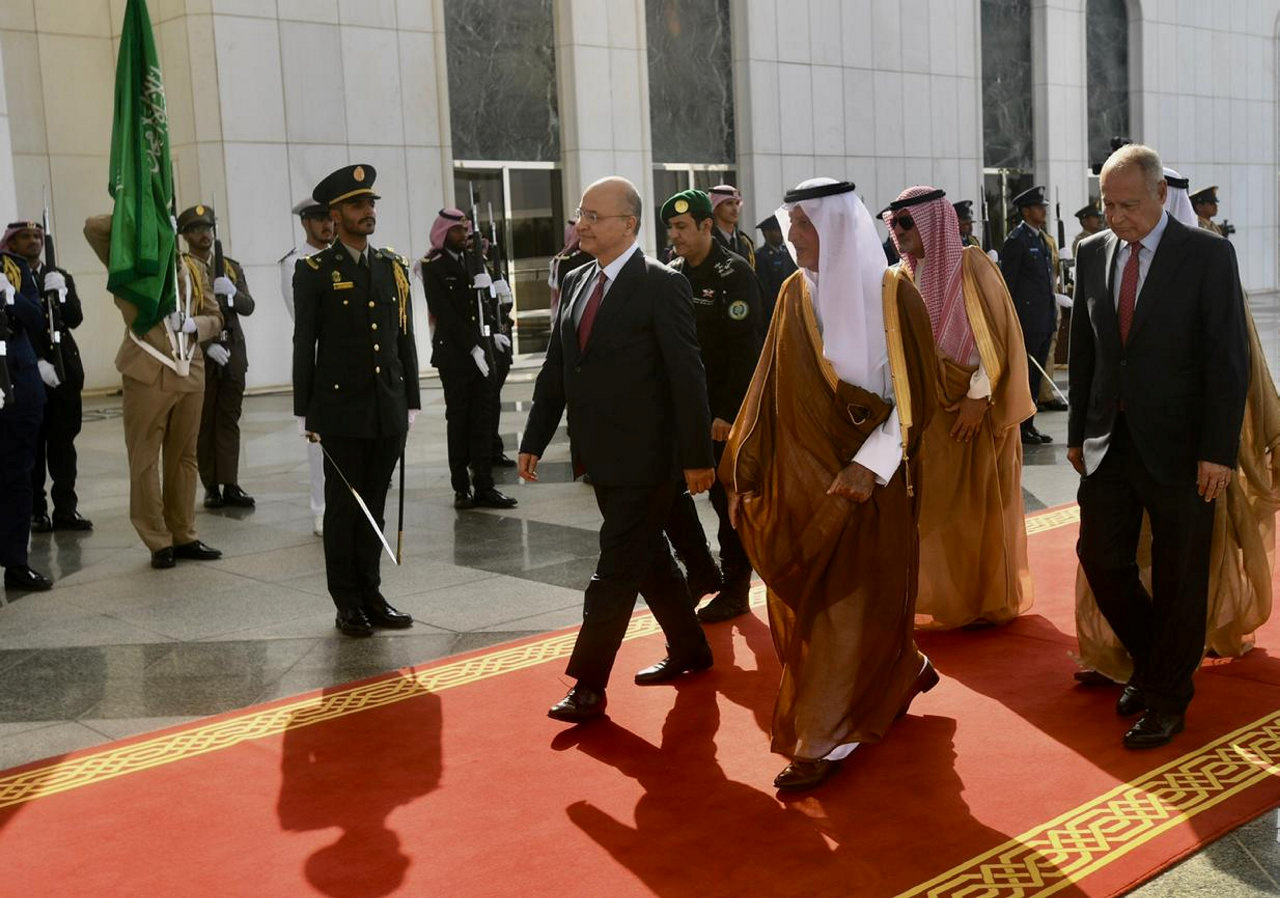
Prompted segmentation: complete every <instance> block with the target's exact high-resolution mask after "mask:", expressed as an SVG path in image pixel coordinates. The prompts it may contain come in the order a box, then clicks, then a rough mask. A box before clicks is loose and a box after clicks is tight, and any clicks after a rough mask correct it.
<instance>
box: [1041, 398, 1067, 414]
mask: <svg viewBox="0 0 1280 898" xmlns="http://www.w3.org/2000/svg"><path fill="white" fill-rule="evenodd" d="M1036 410H1037V411H1041V412H1065V411H1066V410H1067V404H1066V403H1065V402H1063V401H1062V400H1061V399H1050V400H1048V401H1047V402H1037V403H1036Z"/></svg>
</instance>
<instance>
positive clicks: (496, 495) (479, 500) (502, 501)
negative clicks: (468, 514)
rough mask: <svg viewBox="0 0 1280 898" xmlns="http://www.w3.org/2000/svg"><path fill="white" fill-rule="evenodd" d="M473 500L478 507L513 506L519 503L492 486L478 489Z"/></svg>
mask: <svg viewBox="0 0 1280 898" xmlns="http://www.w3.org/2000/svg"><path fill="white" fill-rule="evenodd" d="M475 502H476V506H477V507H478V508H515V507H516V506H517V505H519V504H520V503H519V502H517V501H516V500H515V499H513V498H511V497H510V496H507V495H503V494H502V493H500V492H498V491H497V490H495V489H494V488H493V487H490V488H489V489H487V490H478V491H477V492H476V498H475Z"/></svg>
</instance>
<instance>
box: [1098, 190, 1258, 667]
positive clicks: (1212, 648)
mask: <svg viewBox="0 0 1280 898" xmlns="http://www.w3.org/2000/svg"><path fill="white" fill-rule="evenodd" d="M1164 180H1165V183H1166V185H1167V189H1166V191H1165V200H1164V208H1165V211H1167V212H1168V213H1169V215H1170V217H1172V218H1176V219H1177V220H1178V221H1180V222H1182V223H1183V224H1184V225H1186V226H1187V227H1189V228H1194V227H1197V218H1196V213H1195V211H1194V210H1193V209H1192V206H1191V200H1190V199H1189V198H1188V195H1187V189H1188V187H1189V186H1190V181H1189V179H1187V178H1184V177H1182V176H1181V175H1180V174H1178V172H1176V171H1174V170H1173V169H1171V168H1165V170H1164ZM1246 300H1247V297H1246ZM1244 317H1245V325H1246V326H1247V327H1248V330H1249V356H1250V368H1249V392H1248V394H1247V396H1246V398H1245V405H1244V424H1243V425H1242V426H1241V428H1240V455H1239V457H1238V459H1237V462H1236V476H1235V477H1232V478H1231V480H1230V482H1229V483H1228V484H1227V490H1226V492H1225V493H1224V494H1223V496H1222V498H1223V500H1224V501H1222V502H1218V503H1217V504H1216V505H1215V506H1214V509H1213V542H1212V545H1211V548H1210V549H1209V616H1208V619H1207V621H1206V628H1205V648H1206V650H1207V651H1208V653H1209V654H1210V655H1217V656H1219V657H1222V658H1238V657H1240V656H1242V655H1244V654H1245V653H1246V652H1248V651H1249V650H1250V649H1252V648H1253V644H1254V633H1255V631H1257V629H1258V628H1259V627H1261V626H1262V625H1263V624H1265V623H1266V622H1267V619H1268V618H1269V617H1270V616H1271V598H1272V595H1271V593H1272V590H1271V583H1272V579H1271V578H1272V567H1273V564H1274V559H1275V547H1276V509H1277V508H1280V395H1277V393H1276V386H1275V381H1274V380H1272V378H1271V369H1270V368H1269V367H1268V366H1267V357H1266V355H1265V353H1264V352H1263V350H1262V344H1261V342H1259V340H1258V329H1257V327H1256V326H1255V324H1254V321H1253V315H1252V314H1251V313H1250V311H1249V305H1248V302H1247V301H1246V303H1245V310H1244ZM1138 566H1139V569H1140V571H1141V576H1142V580H1143V582H1144V584H1146V586H1147V588H1148V589H1150V587H1151V525H1150V522H1149V521H1146V520H1144V521H1143V523H1142V533H1141V535H1140V536H1139V540H1138ZM1076 633H1077V635H1078V639H1079V641H1080V661H1081V663H1082V664H1084V665H1085V667H1086V669H1084V670H1080V671H1077V672H1076V679H1077V680H1079V681H1081V682H1082V683H1084V684H1086V685H1090V686H1102V685H1110V684H1112V683H1127V682H1128V681H1129V678H1130V677H1131V676H1133V659H1132V658H1130V657H1129V653H1128V652H1127V651H1125V648H1124V646H1123V645H1121V644H1120V640H1119V639H1118V638H1117V637H1116V634H1115V631H1114V630H1112V629H1111V625H1110V624H1108V623H1107V621H1106V618H1104V617H1103V616H1102V611H1101V610H1100V609H1099V608H1098V600H1097V598H1095V596H1094V594H1093V590H1091V589H1090V588H1089V581H1088V580H1086V579H1085V576H1084V571H1083V570H1079V569H1078V570H1077V574H1076Z"/></svg>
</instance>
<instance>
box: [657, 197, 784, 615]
mask: <svg viewBox="0 0 1280 898" xmlns="http://www.w3.org/2000/svg"><path fill="white" fill-rule="evenodd" d="M712 216H713V212H712V208H711V200H710V198H709V197H708V196H707V194H705V193H703V192H702V191H701V190H685V191H682V192H680V193H677V194H676V195H675V196H673V197H671V198H670V199H668V200H667V201H666V202H665V203H663V205H662V221H663V224H664V225H665V226H666V228H667V240H668V242H670V244H671V246H672V248H673V249H674V250H675V253H676V255H677V256H678V258H676V259H673V260H672V261H671V267H672V268H674V269H675V270H676V271H679V272H680V273H681V274H683V275H684V276H685V277H686V278H687V279H688V281H689V286H690V288H691V289H692V291H693V314H694V319H695V322H696V324H697V328H698V345H699V347H700V348H701V352H702V366H703V368H704V369H705V370H706V374H707V398H708V402H709V404H710V406H711V418H712V421H711V440H712V447H713V449H714V451H715V460H716V464H717V465H719V464H720V455H721V453H723V452H724V443H725V440H727V439H728V438H729V429H730V427H732V426H733V420H734V418H736V417H737V416H738V407H739V406H741V405H742V400H743V397H745V396H746V394H747V387H748V386H750V384H751V376H752V374H754V373H755V369H756V361H757V359H759V357H760V343H761V329H760V324H759V319H760V317H761V306H762V305H763V303H762V301H761V296H760V282H759V281H758V280H757V279H756V275H755V272H754V271H753V270H752V269H751V266H750V265H748V264H747V262H746V260H745V259H743V258H742V257H741V256H739V255H736V254H735V253H731V252H729V251H728V250H726V249H725V248H724V247H723V246H722V245H721V244H720V243H718V242H717V241H716V240H715V239H714V238H713V237H712V229H713V228H714V226H715V225H714V223H713V221H712ZM684 496H685V497H689V494H688V493H685V494H684ZM711 504H712V506H713V507H714V508H715V510H716V515H717V517H719V519H720V527H719V530H718V532H717V536H718V539H719V543H720V566H721V571H722V578H723V584H722V586H721V588H720V594H719V595H718V596H716V597H715V598H714V599H712V600H711V602H709V603H708V604H707V606H706V607H705V608H703V609H702V610H701V611H699V612H698V619H699V620H701V621H703V622H704V623H714V622H716V621H723V620H728V619H729V618H731V617H737V616H738V615H739V614H744V613H746V611H747V610H748V608H749V607H750V599H749V593H750V591H751V562H750V561H749V560H748V559H747V553H746V552H745V551H744V550H743V548H742V543H741V542H740V541H739V540H738V533H737V531H736V530H735V529H734V528H733V525H732V523H730V521H729V499H728V496H727V494H726V493H725V490H724V486H723V485H722V484H721V483H720V481H719V479H717V480H716V481H715V482H714V483H713V484H712V485H711ZM682 506H683V507H684V508H685V509H686V511H687V510H688V509H691V508H692V506H693V501H692V498H691V497H689V498H687V500H686V501H684V502H679V503H677V505H676V509H675V510H673V514H672V519H671V522H670V523H669V524H668V528H667V533H668V535H669V536H672V542H677V541H678V542H680V543H683V544H691V543H692V541H693V540H694V539H705V538H704V537H703V536H702V525H701V524H700V523H699V522H698V518H697V513H696V512H694V513H693V515H692V518H691V519H690V517H689V515H688V514H687V513H686V514H685V515H680V514H679V509H680V508H681V507H682ZM681 521H682V522H683V523H684V529H685V530H686V532H684V533H680V532H679V531H680V529H681V526H680V522H681ZM673 531H676V532H673ZM690 582H691V583H692V582H693V578H692V577H691V578H690ZM691 591H692V587H691ZM698 598H700V596H697V595H695V596H694V599H695V600H696V599H698Z"/></svg>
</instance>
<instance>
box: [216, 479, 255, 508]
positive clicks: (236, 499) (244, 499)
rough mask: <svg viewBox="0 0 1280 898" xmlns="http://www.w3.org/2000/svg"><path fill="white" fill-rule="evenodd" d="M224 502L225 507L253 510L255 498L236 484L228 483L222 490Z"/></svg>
mask: <svg viewBox="0 0 1280 898" xmlns="http://www.w3.org/2000/svg"><path fill="white" fill-rule="evenodd" d="M222 501H223V504H225V505H234V506H235V507H236V508H253V505H254V502H253V496H250V495H249V494H248V493H246V492H245V491H244V490H242V489H240V486H239V485H238V484H235V483H228V484H227V485H226V486H224V487H223V488H222Z"/></svg>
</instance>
